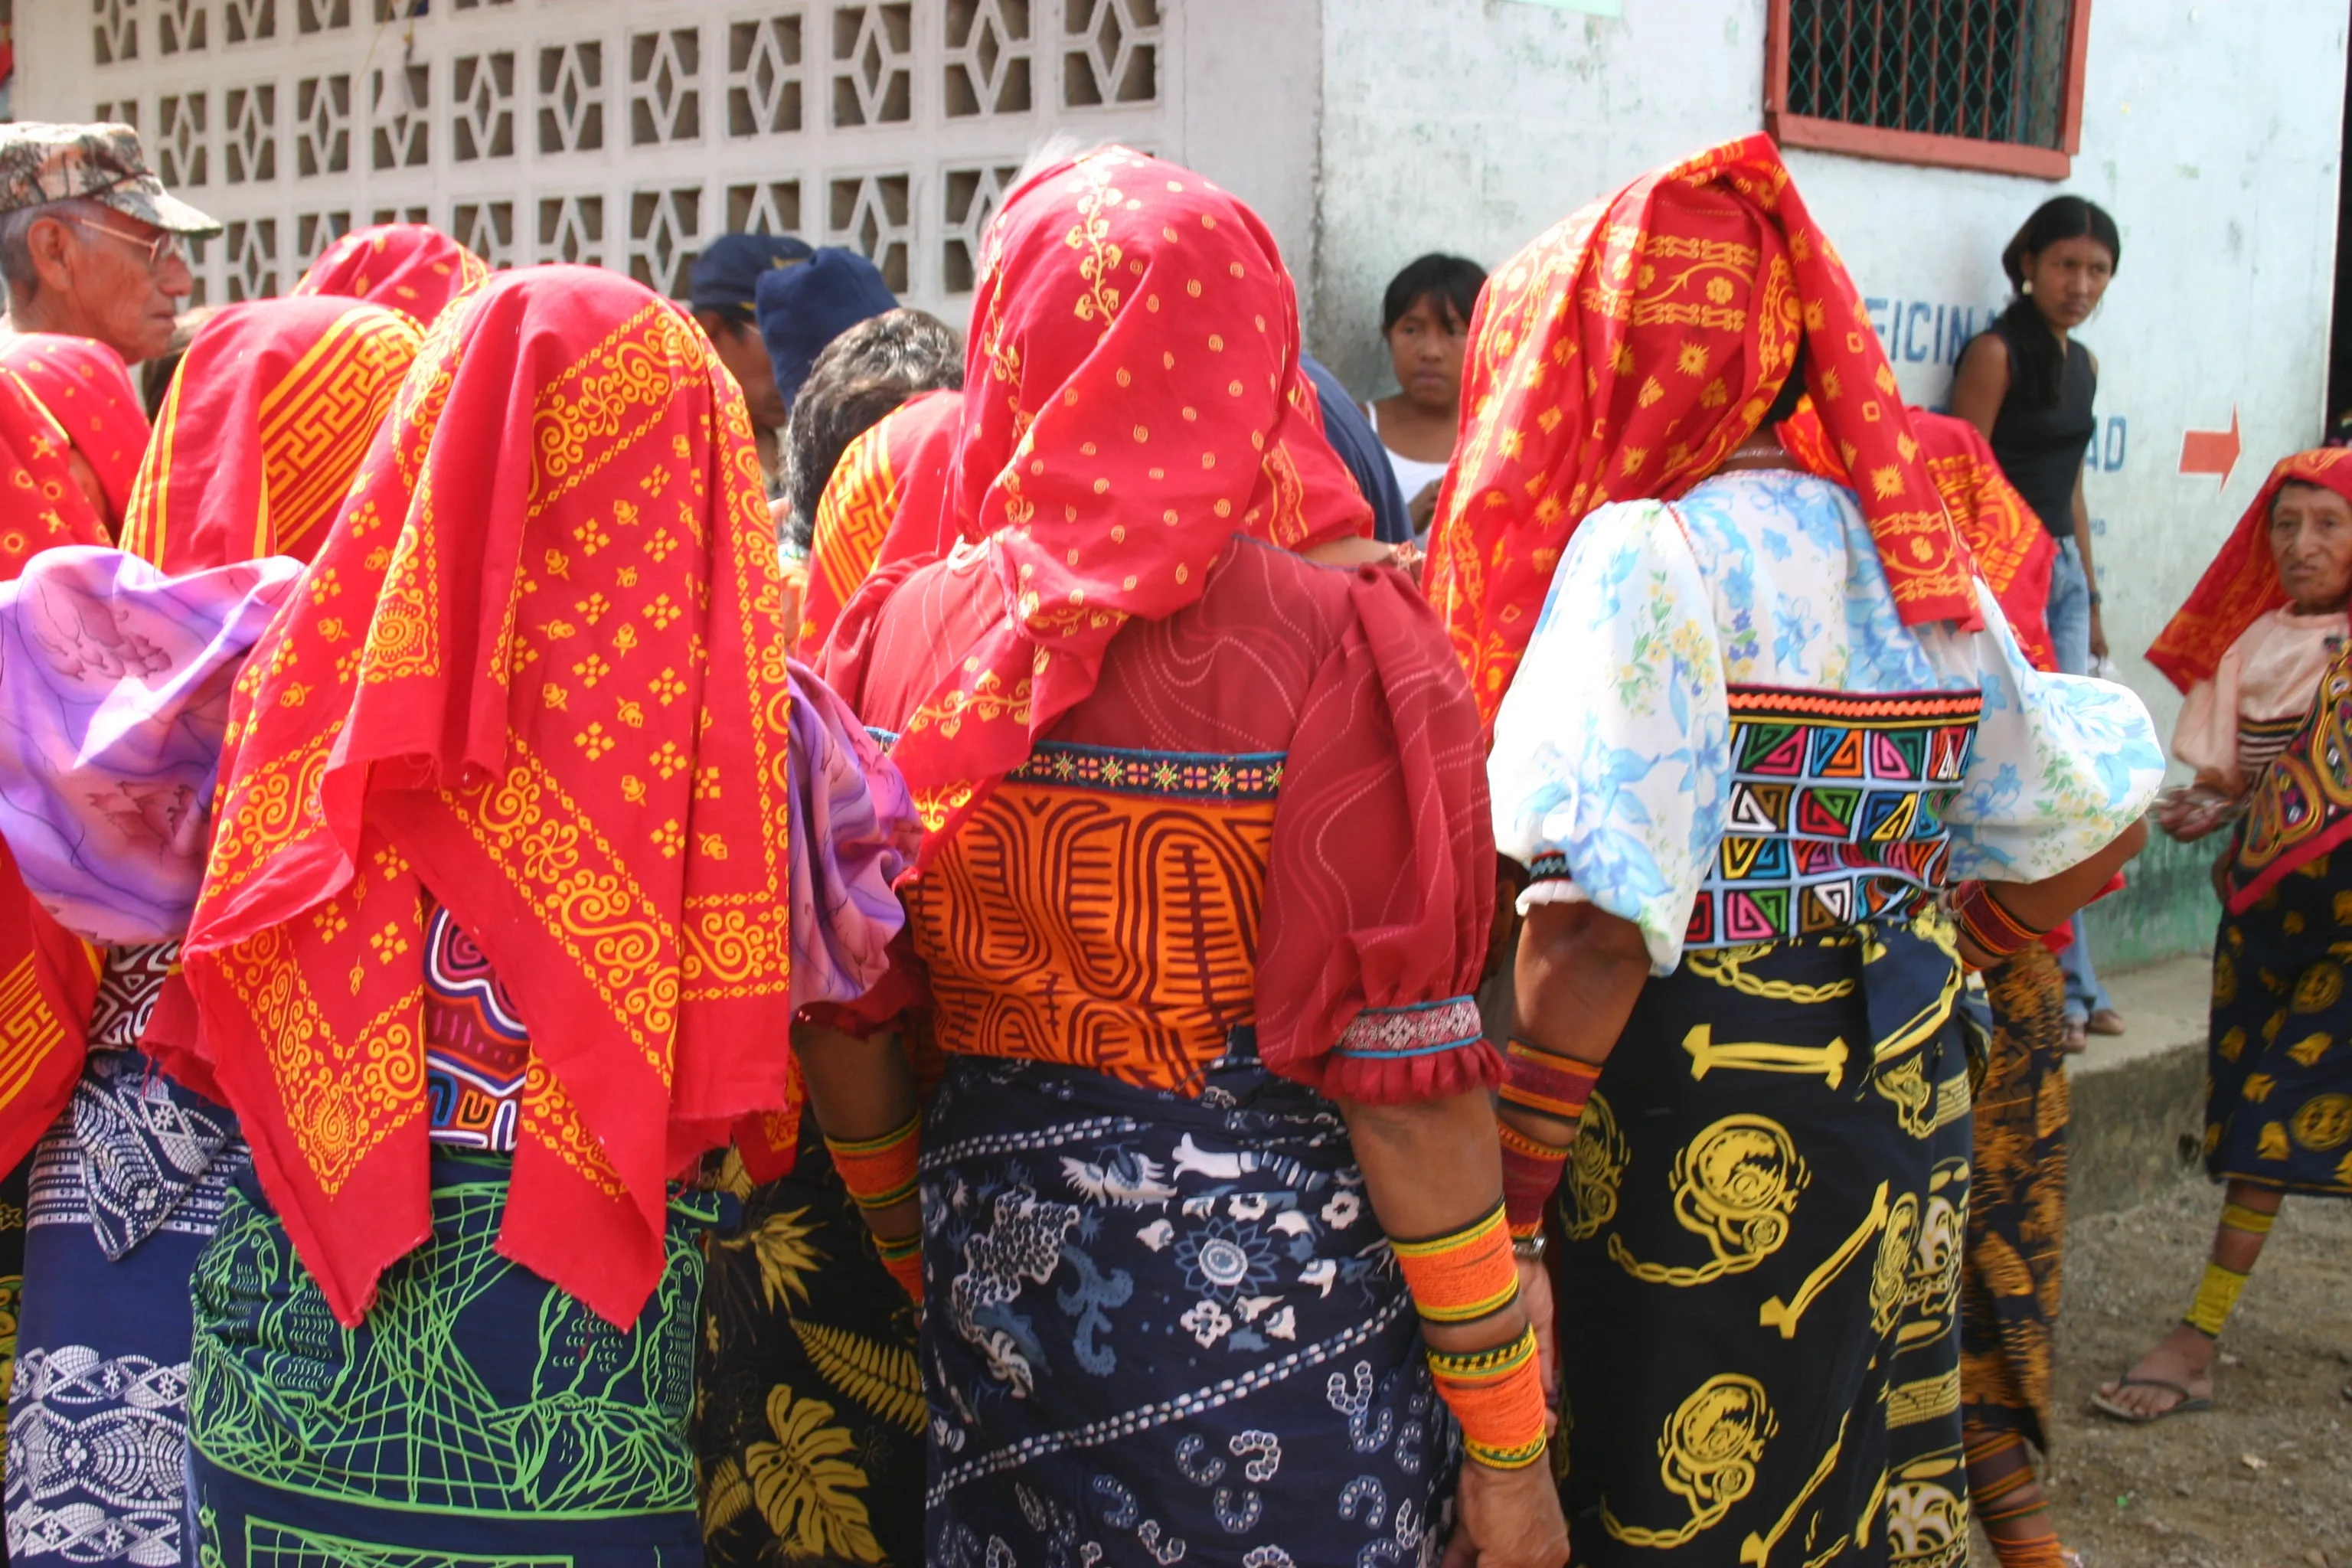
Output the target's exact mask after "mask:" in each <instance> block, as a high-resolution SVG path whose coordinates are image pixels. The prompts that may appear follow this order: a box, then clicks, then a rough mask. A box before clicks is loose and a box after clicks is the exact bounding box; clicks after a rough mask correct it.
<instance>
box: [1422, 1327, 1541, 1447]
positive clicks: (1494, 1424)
mask: <svg viewBox="0 0 2352 1568" xmlns="http://www.w3.org/2000/svg"><path fill="white" fill-rule="evenodd" d="M1429 1371H1430V1375H1431V1376H1432V1377H1433V1378H1434V1379H1435V1380H1436V1383H1437V1396H1438V1397H1439V1398H1440V1399H1443V1400H1444V1401H1445V1404H1446V1407H1447V1408H1448V1409H1450V1410H1452V1411H1453V1412H1454V1419H1455V1420H1457V1421H1459V1422H1461V1423H1462V1447H1463V1448H1464V1450H1465V1451H1466V1452H1467V1453H1468V1454H1469V1456H1470V1458H1474V1459H1475V1460H1477V1461H1478V1462H1479V1463H1480V1464H1482V1465H1486V1466H1487V1467H1489V1468H1493V1469H1497V1470H1522V1469H1525V1468H1527V1467H1528V1466H1529V1465H1532V1464H1534V1463H1535V1462H1536V1461H1537V1460H1538V1459H1540V1458H1543V1451H1544V1390H1543V1373H1542V1363H1540V1361H1538V1358H1537V1355H1536V1331H1535V1330H1534V1329H1533V1328H1532V1327H1530V1328H1527V1329H1522V1330H1521V1331H1519V1336H1518V1338H1517V1339H1515V1340H1512V1341H1510V1342H1507V1343H1505V1344H1500V1345H1496V1347H1495V1348H1494V1349H1492V1350H1484V1351H1469V1352H1448V1351H1439V1350H1433V1351H1431V1352H1429Z"/></svg>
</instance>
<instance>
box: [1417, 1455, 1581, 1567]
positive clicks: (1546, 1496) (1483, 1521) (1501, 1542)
mask: <svg viewBox="0 0 2352 1568" xmlns="http://www.w3.org/2000/svg"><path fill="white" fill-rule="evenodd" d="M1454 1502H1455V1505H1456V1506H1457V1507H1458V1508H1459V1509H1460V1510H1461V1517H1460V1520H1459V1522H1457V1523H1456V1524H1455V1525H1454V1539H1453V1540H1452V1541H1450V1542H1446V1546H1445V1568H1474V1565H1475V1568H1560V1565H1561V1564H1562V1563H1566V1562H1567V1561H1568V1521H1566V1520H1565V1519H1563V1518H1561V1517H1560V1511H1559V1487H1558V1486H1557V1485H1556V1484H1555V1483H1554V1482H1553V1480H1552V1479H1551V1456H1550V1455H1549V1454H1547V1455H1545V1456H1544V1458H1540V1459H1538V1460H1537V1461H1536V1462H1535V1463H1534V1464H1532V1465H1529V1466H1528V1467H1527V1468H1524V1469H1517V1470H1496V1469H1489V1468H1487V1467H1486V1466H1485V1465H1482V1464H1480V1463H1478V1462H1477V1461H1476V1460H1475V1459H1467V1460H1465V1461H1464V1462H1463V1465H1462V1484H1461V1487H1460V1489H1458V1490H1457V1491H1456V1492H1455V1493H1454Z"/></svg>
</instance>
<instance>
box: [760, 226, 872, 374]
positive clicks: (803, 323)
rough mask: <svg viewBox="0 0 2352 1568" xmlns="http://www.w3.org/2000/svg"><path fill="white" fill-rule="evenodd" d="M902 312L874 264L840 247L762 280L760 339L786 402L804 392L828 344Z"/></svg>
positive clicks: (828, 249) (828, 248) (834, 247)
mask: <svg viewBox="0 0 2352 1568" xmlns="http://www.w3.org/2000/svg"><path fill="white" fill-rule="evenodd" d="M897 309H898V296H897V295H896V294H893V293H891V292H890V286H889V285H888V284H887V283H885V282H884V281H883V280H882V274H881V273H880V272H879V271H878V270H877V269H876V268H875V266H874V263H872V262H870V261H868V260H866V258H864V257H862V256H860V255H858V254H857V252H856V251H854V250H844V249H842V248H840V247H836V246H827V247H824V249H823V250H820V251H818V252H816V253H815V254H814V255H813V256H811V257H810V258H808V259H807V260H806V261H804V262H803V263H802V264H801V265H800V266H798V267H791V268H784V269H783V270H782V271H771V272H769V273H767V274H766V275H765V276H763V277H762V278H761V279H760V286H759V316H760V336H761V338H762V339H763V340H765V341H766V342H767V345H768V360H769V363H772V364H773V365H774V366H775V369H776V384H777V385H778V386H779V387H781V388H782V389H783V394H784V401H785V402H786V403H790V402H791V401H792V400H793V397H794V396H795V395H797V394H798V393H799V392H800V389H801V383H803V382H804V381H806V380H807V379H808V373H809V371H810V369H811V367H813V366H814V364H815V363H816V356H817V355H819V354H821V353H824V346H825V344H827V343H829V342H833V340H834V339H835V338H837V337H839V336H840V335H841V334H842V333H844V332H845V331H849V329H850V328H852V327H854V326H856V324H857V323H858V322H860V321H866V320H867V319H869V318H871V317H874V316H878V315H880V314H882V312H883V311H885V310H897Z"/></svg>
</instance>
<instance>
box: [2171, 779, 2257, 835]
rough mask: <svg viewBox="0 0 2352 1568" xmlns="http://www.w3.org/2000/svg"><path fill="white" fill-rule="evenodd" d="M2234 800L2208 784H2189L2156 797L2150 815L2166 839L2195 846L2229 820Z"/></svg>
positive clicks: (2234, 803)
mask: <svg viewBox="0 0 2352 1568" xmlns="http://www.w3.org/2000/svg"><path fill="white" fill-rule="evenodd" d="M2236 804H2237V802H2236V800H2235V799H2234V798H2233V797H2232V796H2230V795H2224V794H2222V793H2221V791H2220V790H2217V789H2215V788H2213V787H2212V786H2211V785H2210V784H2189V785H2187V786H2185V787H2183V788H2180V789H2174V790H2167V791H2165V793H2164V794H2163V795H2160V796H2158V798H2157V803H2156V810H2155V811H2154V812H2153V813H2152V814H2151V815H2152V816H2155V818H2156V825H2157V826H2158V827H2161V828H2162V829H2164V831H2165V834H2166V836H2167V837H2170V838H2173V839H2175V840H2177V841H2179V843H2182V844H2194V843H2195V842H2196V841H2197V840H2199V839H2200V838H2202V837H2205V836H2206V835H2207V834H2209V833H2210V832H2212V831H2213V830H2214V829H2215V828H2217V827H2219V826H2221V825H2222V824H2223V823H2225V822H2227V821H2228V820H2229V819H2230V812H2231V807H2232V806H2234V805H2236Z"/></svg>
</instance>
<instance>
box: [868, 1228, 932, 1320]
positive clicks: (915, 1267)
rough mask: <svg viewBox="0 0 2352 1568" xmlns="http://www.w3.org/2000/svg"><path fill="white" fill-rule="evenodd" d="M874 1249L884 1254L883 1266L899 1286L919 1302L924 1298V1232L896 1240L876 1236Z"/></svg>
mask: <svg viewBox="0 0 2352 1568" xmlns="http://www.w3.org/2000/svg"><path fill="white" fill-rule="evenodd" d="M874 1249H875V1250H876V1251H877V1252H878V1253H880V1254H881V1255H882V1267H883V1268H885V1269H887V1271H888V1272H889V1275H890V1278H891V1279H896V1280H897V1281H898V1285H899V1288H900V1289H903V1290H905V1291H906V1292H907V1294H908V1295H909V1296H912V1297H913V1298H914V1299H915V1300H916V1302H917V1303H918V1304H919V1303H920V1302H921V1301H922V1300H923V1233H922V1232H921V1231H917V1232H915V1233H914V1234H913V1235H912V1236H902V1237H898V1238H897V1239H896V1240H885V1239H884V1238H883V1237H878V1236H877V1237H875V1238H874Z"/></svg>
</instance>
